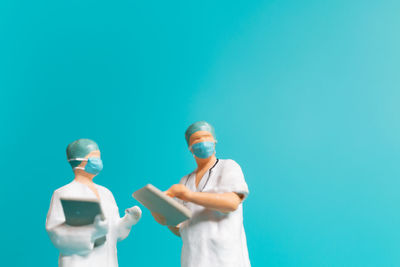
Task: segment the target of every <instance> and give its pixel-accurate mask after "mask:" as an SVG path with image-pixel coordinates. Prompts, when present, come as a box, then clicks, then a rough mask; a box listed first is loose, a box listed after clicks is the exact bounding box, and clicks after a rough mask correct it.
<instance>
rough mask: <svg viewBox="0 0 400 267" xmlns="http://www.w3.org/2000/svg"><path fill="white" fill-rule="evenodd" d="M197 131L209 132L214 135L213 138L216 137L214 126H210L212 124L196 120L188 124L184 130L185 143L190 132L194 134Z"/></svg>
mask: <svg viewBox="0 0 400 267" xmlns="http://www.w3.org/2000/svg"><path fill="white" fill-rule="evenodd" d="M198 131H207V132H210V133H211V134H212V135H213V136H214V139H216V138H215V131H214V127H212V125H211V124H209V123H208V122H206V121H198V122H195V123H193V124H192V125H190V126H189V127H188V128H187V130H186V132H185V138H186V143H187V144H188V145H189V140H190V137H191V136H192V134H194V133H195V132H198Z"/></svg>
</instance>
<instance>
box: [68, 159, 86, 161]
mask: <svg viewBox="0 0 400 267" xmlns="http://www.w3.org/2000/svg"><path fill="white" fill-rule="evenodd" d="M68 161H88V159H87V158H73V159H69V160H68Z"/></svg>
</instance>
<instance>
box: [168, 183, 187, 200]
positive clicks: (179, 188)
mask: <svg viewBox="0 0 400 267" xmlns="http://www.w3.org/2000/svg"><path fill="white" fill-rule="evenodd" d="M165 194H167V195H168V196H170V197H177V198H179V199H182V200H183V201H189V199H190V196H191V194H192V191H190V190H189V189H188V188H187V187H186V186H185V185H183V184H174V185H173V186H171V187H170V188H169V189H168V190H167V191H165Z"/></svg>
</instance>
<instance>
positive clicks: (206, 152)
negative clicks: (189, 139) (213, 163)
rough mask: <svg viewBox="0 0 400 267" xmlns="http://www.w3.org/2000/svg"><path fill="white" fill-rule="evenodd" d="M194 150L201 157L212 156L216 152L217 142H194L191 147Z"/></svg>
mask: <svg viewBox="0 0 400 267" xmlns="http://www.w3.org/2000/svg"><path fill="white" fill-rule="evenodd" d="M189 149H190V150H192V151H193V154H194V155H195V156H196V157H198V158H201V159H206V158H209V157H211V156H212V155H213V154H214V152H215V142H210V141H206V142H200V143H196V144H193V145H191V146H190V147H189Z"/></svg>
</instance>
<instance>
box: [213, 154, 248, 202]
mask: <svg viewBox="0 0 400 267" xmlns="http://www.w3.org/2000/svg"><path fill="white" fill-rule="evenodd" d="M218 191H219V192H234V193H237V194H242V195H243V196H244V198H246V197H247V196H248V194H249V189H248V186H247V183H246V181H245V179H244V175H243V172H242V169H241V168H240V166H239V164H237V163H236V162H235V161H234V160H226V161H224V165H223V166H222V170H221V175H220V177H219V183H218Z"/></svg>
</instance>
